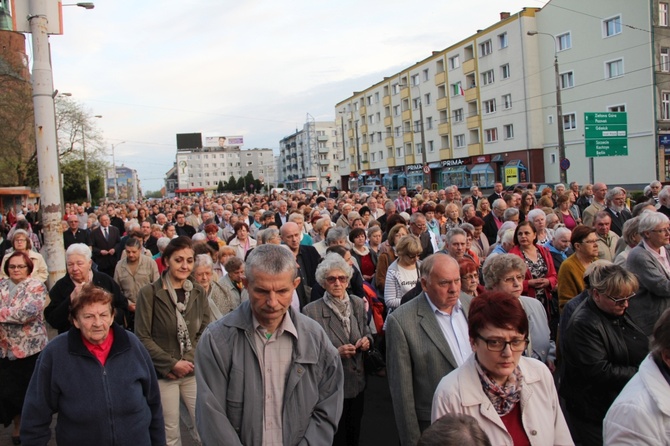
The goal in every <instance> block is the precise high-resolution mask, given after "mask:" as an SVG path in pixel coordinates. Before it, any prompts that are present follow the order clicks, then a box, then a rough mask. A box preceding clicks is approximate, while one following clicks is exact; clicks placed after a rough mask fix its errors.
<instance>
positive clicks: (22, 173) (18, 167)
mask: <svg viewBox="0 0 670 446" xmlns="http://www.w3.org/2000/svg"><path fill="white" fill-rule="evenodd" d="M34 123H35V119H34V113H33V101H32V89H31V87H30V83H28V82H27V81H26V80H25V79H23V77H22V76H21V74H20V73H18V72H15V71H14V69H13V68H12V67H11V65H10V64H0V186H16V185H28V183H29V181H28V176H27V172H28V168H29V166H30V163H31V162H35V160H36V158H35V156H36V149H35V126H34Z"/></svg>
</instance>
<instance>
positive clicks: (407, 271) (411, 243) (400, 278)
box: [384, 234, 423, 313]
mask: <svg viewBox="0 0 670 446" xmlns="http://www.w3.org/2000/svg"><path fill="white" fill-rule="evenodd" d="M395 247H396V253H397V254H398V258H397V259H396V260H395V261H394V262H393V263H391V265H389V268H388V271H386V282H385V286H384V302H386V308H388V311H389V313H390V312H391V311H393V310H395V309H396V308H398V306H399V305H400V302H401V301H402V297H403V296H404V295H405V293H407V292H408V291H410V290H411V289H412V288H414V287H415V286H416V284H417V283H418V282H419V265H420V263H421V261H420V260H419V257H421V253H422V252H423V248H422V247H421V241H419V237H417V236H415V235H411V234H410V235H406V236H405V237H403V238H401V239H400V240H399V241H398V242H397V243H396V245H395Z"/></svg>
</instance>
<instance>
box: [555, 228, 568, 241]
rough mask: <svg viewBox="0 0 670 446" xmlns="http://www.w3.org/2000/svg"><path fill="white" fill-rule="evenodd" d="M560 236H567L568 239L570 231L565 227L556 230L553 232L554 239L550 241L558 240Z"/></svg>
mask: <svg viewBox="0 0 670 446" xmlns="http://www.w3.org/2000/svg"><path fill="white" fill-rule="evenodd" d="M562 235H567V236H568V237H570V235H572V231H571V230H569V229H568V228H566V227H565V226H563V227H560V228H556V229H555V230H554V238H553V239H552V240H558V238H559V237H560V236H562Z"/></svg>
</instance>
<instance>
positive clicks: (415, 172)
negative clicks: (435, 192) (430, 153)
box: [405, 164, 423, 189]
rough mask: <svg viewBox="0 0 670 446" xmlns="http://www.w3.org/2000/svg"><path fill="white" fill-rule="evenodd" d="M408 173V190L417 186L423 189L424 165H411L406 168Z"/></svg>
mask: <svg viewBox="0 0 670 446" xmlns="http://www.w3.org/2000/svg"><path fill="white" fill-rule="evenodd" d="M405 171H406V173H407V183H405V185H406V186H407V188H408V189H414V188H415V187H416V186H422V187H423V165H422V164H409V165H407V166H405Z"/></svg>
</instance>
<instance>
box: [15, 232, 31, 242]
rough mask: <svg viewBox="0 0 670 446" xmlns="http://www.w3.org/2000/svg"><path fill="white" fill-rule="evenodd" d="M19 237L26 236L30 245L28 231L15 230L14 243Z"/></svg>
mask: <svg viewBox="0 0 670 446" xmlns="http://www.w3.org/2000/svg"><path fill="white" fill-rule="evenodd" d="M17 235H22V236H24V237H25V238H26V240H28V243H30V234H28V231H26V230H25V229H16V230H14V233H13V234H12V241H14V237H16V236H17Z"/></svg>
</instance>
